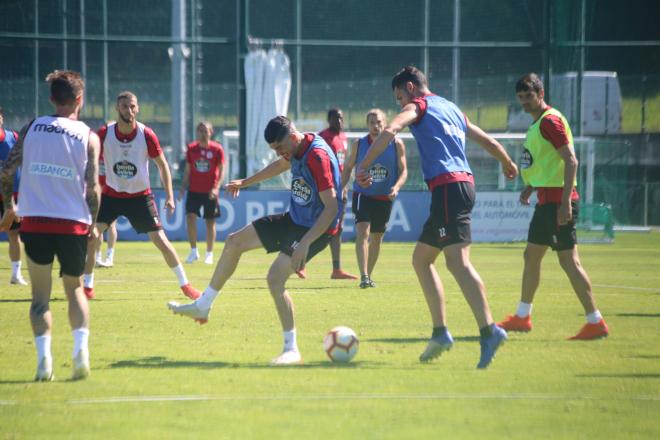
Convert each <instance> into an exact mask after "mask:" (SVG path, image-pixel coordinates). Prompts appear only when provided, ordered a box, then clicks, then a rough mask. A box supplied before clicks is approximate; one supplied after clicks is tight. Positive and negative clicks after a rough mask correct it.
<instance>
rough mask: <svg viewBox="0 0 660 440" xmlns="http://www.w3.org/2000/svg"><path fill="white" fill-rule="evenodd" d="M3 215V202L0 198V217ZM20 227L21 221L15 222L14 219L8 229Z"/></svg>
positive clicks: (12, 229) (13, 229)
mask: <svg viewBox="0 0 660 440" xmlns="http://www.w3.org/2000/svg"><path fill="white" fill-rule="evenodd" d="M4 215H5V203H4V202H3V201H2V200H0V218H2V217H3V216H4ZM20 227H21V222H17V221H16V220H14V222H13V223H12V224H11V227H10V228H9V230H10V231H15V230H17V229H18V228H20Z"/></svg>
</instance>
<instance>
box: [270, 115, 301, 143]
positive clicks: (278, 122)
mask: <svg viewBox="0 0 660 440" xmlns="http://www.w3.org/2000/svg"><path fill="white" fill-rule="evenodd" d="M295 129H296V127H295V126H294V125H293V122H291V119H289V118H287V117H286V116H281V115H280V116H275V117H274V118H273V119H271V120H270V121H268V125H266V129H265V130H264V138H265V139H266V142H268V143H269V144H272V143H273V142H279V141H281V140H282V139H284V138H285V137H287V136H288V135H290V134H291V133H293V132H294V130H295Z"/></svg>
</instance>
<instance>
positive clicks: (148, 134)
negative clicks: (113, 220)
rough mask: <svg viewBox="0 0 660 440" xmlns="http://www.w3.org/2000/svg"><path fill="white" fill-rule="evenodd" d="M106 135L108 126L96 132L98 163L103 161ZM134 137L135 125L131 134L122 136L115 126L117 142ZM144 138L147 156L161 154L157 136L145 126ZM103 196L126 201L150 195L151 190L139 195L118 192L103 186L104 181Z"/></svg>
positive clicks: (154, 156) (126, 140) (148, 189)
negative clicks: (98, 144)
mask: <svg viewBox="0 0 660 440" xmlns="http://www.w3.org/2000/svg"><path fill="white" fill-rule="evenodd" d="M107 134H108V126H107V125H104V126H103V127H101V128H100V129H99V131H98V135H99V139H101V155H100V157H99V160H100V161H101V160H103V143H104V141H105V137H106V135H107ZM135 136H137V125H136V126H135V127H134V128H133V131H132V132H130V133H128V134H124V133H121V132H120V131H119V125H118V124H115V137H116V138H117V139H118V140H119V142H130V141H132V140H133V139H135ZM144 138H145V140H146V142H147V154H148V155H149V157H150V158H152V159H153V158H156V157H158V156H160V155H161V154H163V150H162V149H161V148H160V142H159V141H158V136H156V133H154V131H153V130H152V129H151V128H149V127H146V126H145V127H144ZM106 172H107V169H106ZM104 180H105V179H104ZM100 181H101V180H100V179H99V182H100ZM103 194H106V195H108V196H110V197H117V198H120V199H127V198H131V197H138V196H144V195H147V194H151V188H147V189H145V190H144V191H140V192H139V193H127V192H118V191H115V190H114V189H112V188H110V187H109V186H107V185H105V181H103Z"/></svg>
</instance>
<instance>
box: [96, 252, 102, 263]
mask: <svg viewBox="0 0 660 440" xmlns="http://www.w3.org/2000/svg"><path fill="white" fill-rule="evenodd" d="M100 259H101V251H96V261H98V260H100Z"/></svg>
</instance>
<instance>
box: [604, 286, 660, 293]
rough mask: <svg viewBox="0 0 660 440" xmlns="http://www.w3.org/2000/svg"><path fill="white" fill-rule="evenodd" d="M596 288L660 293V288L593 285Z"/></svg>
mask: <svg viewBox="0 0 660 440" xmlns="http://www.w3.org/2000/svg"><path fill="white" fill-rule="evenodd" d="M593 286H594V287H602V288H605V289H627V290H642V291H644V292H660V287H657V288H654V287H634V286H618V285H616V284H593Z"/></svg>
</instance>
